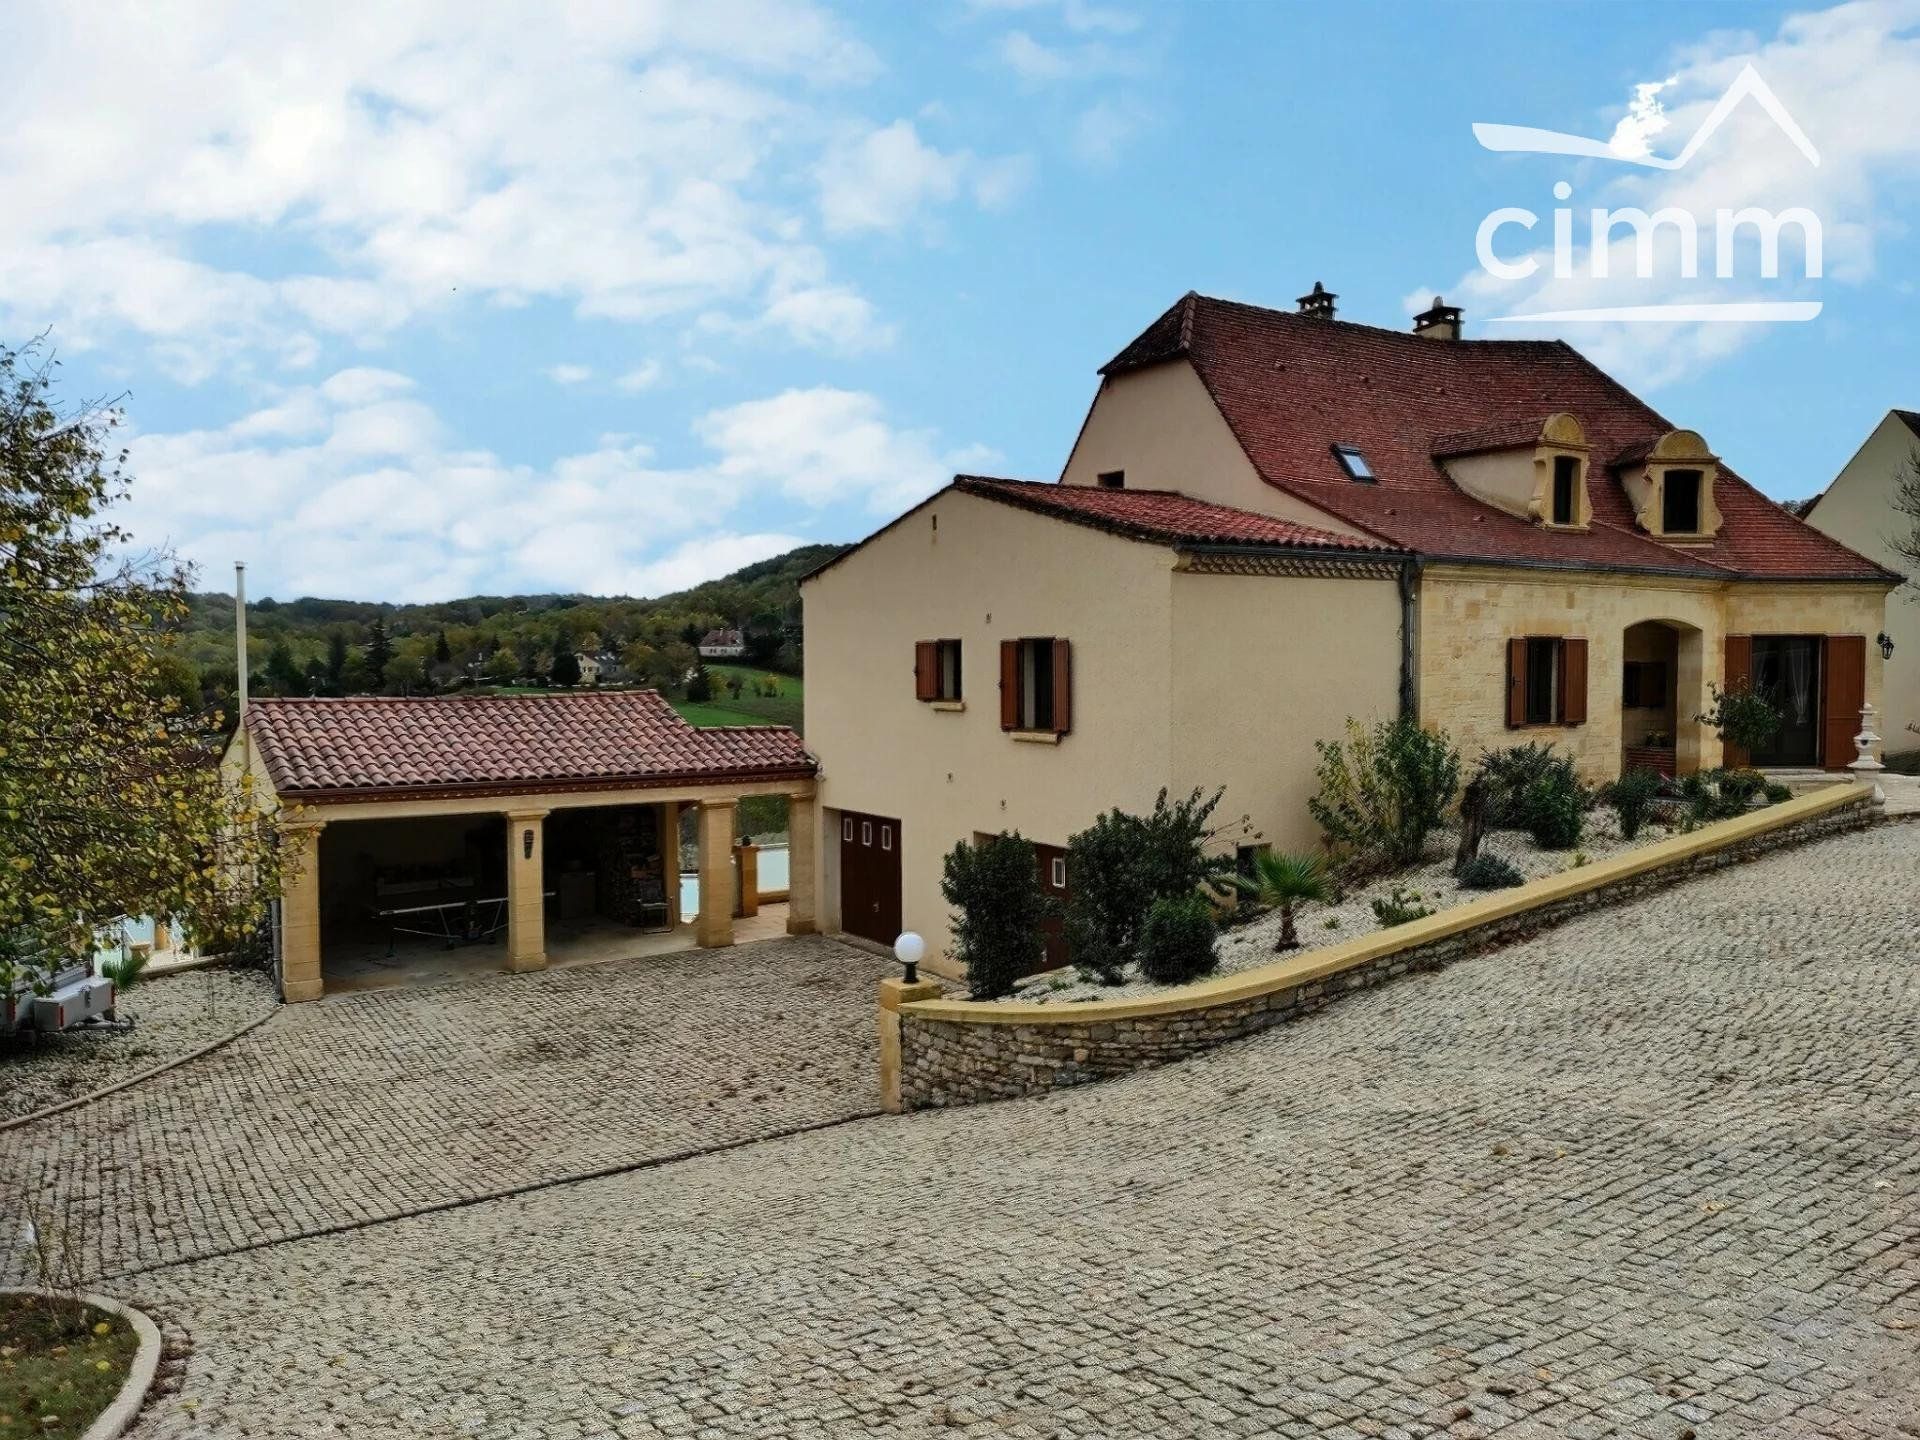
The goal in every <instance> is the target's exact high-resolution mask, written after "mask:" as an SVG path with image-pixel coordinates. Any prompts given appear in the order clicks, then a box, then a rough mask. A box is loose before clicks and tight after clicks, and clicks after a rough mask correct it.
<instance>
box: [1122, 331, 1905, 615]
mask: <svg viewBox="0 0 1920 1440" xmlns="http://www.w3.org/2000/svg"><path fill="white" fill-rule="evenodd" d="M1178 357H1186V358H1188V359H1190V360H1191V361H1192V363H1193V366H1194V368H1195V370H1196V371H1197V372H1198V373H1199V375H1200V378H1201V380H1202V382H1203V383H1204V384H1205V385H1206V387H1207V389H1208V391H1209V392H1210V393H1211V394H1212V396H1213V399H1214V403H1215V404H1216V405H1218V406H1219V409H1220V413H1221V415H1222V416H1223V417H1225V419H1226V422H1227V424H1228V426H1229V427H1230V428H1231V429H1232V430H1233V433H1234V435H1235V436H1236V437H1237V438H1238V439H1239V441H1240V444H1241V447H1242V448H1243V449H1244V450H1245V451H1246V453H1247V457H1248V459H1249V460H1251V461H1252V462H1253V465H1254V468H1255V469H1256V470H1258V471H1259V473H1260V475H1261V477H1262V478H1263V479H1264V480H1266V482H1267V483H1268V484H1270V485H1273V486H1275V487H1276V488H1278V489H1281V490H1285V491H1287V492H1289V493H1290V494H1293V495H1296V496H1298V497H1300V498H1302V499H1304V500H1307V501H1308V502H1310V503H1311V504H1314V505H1317V506H1319V507H1320V508H1322V509H1324V510H1326V511H1327V512H1328V513H1329V514H1332V515H1336V516H1338V517H1339V518H1340V519H1342V520H1345V521H1347V522H1348V523H1349V524H1352V525H1356V526H1359V527H1360V528H1362V529H1364V530H1366V531H1367V532H1369V533H1370V534H1374V535H1378V536H1380V537H1381V538H1382V539H1384V540H1387V541H1390V542H1392V543H1393V544H1395V545H1400V546H1404V547H1405V548H1407V549H1409V550H1414V551H1418V552H1419V553H1421V554H1424V555H1428V556H1432V557H1434V558H1440V559H1463V560H1479V561H1493V562H1500V561H1509V562H1521V563H1527V564H1545V565H1565V566H1568V567H1574V568H1591V567H1600V568H1617V569H1629V570H1647V571H1661V572H1666V573H1678V574H1696V575H1717V576H1723V577H1725V576H1741V577H1749V578H1755V579H1765V578H1779V579H1787V578H1791V579H1861V580H1891V579H1893V578H1894V577H1893V576H1892V575H1891V572H1889V571H1886V570H1884V569H1882V568H1881V567H1880V566H1878V565H1876V564H1874V563H1873V562H1872V561H1870V560H1868V559H1866V558H1864V557H1863V556H1860V555H1857V554H1855V553H1854V552H1853V551H1851V550H1849V549H1847V548H1846V546H1844V545H1842V544H1840V543H1839V542H1838V541H1837V540H1834V539H1831V538H1830V537H1828V536H1826V535H1823V534H1821V533H1820V532H1819V531H1817V530H1814V529H1813V528H1812V527H1810V526H1808V525H1806V524H1804V523H1802V522H1801V521H1800V520H1798V519H1796V518H1795V517H1794V516H1792V515H1790V514H1788V513H1787V511H1786V510H1785V509H1783V508H1782V507H1781V506H1779V505H1777V504H1775V503H1774V502H1773V501H1772V500H1769V499H1768V498H1767V497H1766V496H1764V495H1762V494H1760V492H1759V491H1757V490H1755V489H1753V488H1752V487H1751V486H1750V485H1748V484H1747V483H1746V482H1745V481H1743V480H1741V479H1740V478H1739V476H1738V475H1736V474H1734V473H1733V471H1732V470H1730V469H1729V468H1728V467H1727V466H1725V465H1724V464H1723V465H1722V466H1721V467H1720V480H1719V483H1718V484H1717V485H1716V486H1715V491H1714V494H1715V500H1716V502H1717V503H1718V505H1719V508H1720V512H1721V514H1722V516H1723V517H1724V519H1725V522H1726V523H1725V524H1724V525H1723V527H1722V528H1721V531H1720V533H1719V535H1718V537H1716V539H1715V541H1714V543H1713V544H1711V545H1708V546H1700V547H1690V548H1688V549H1684V550H1682V549H1678V548H1675V547H1673V546H1669V545H1664V544H1662V543H1660V542H1659V541H1656V540H1654V539H1652V538H1651V537H1649V536H1647V535H1646V534H1645V533H1644V532H1642V531H1640V530H1638V529H1637V528H1636V526H1635V524H1634V518H1633V511H1632V509H1631V507H1630V505H1629V503H1628V500H1627V496H1626V492H1625V490H1624V489H1623V488H1622V487H1621V485H1620V484H1619V482H1618V481H1617V480H1615V479H1614V478H1613V477H1612V475H1611V473H1610V472H1609V471H1608V468H1607V467H1608V466H1609V465H1611V464H1612V463H1613V461H1614V458H1615V457H1616V456H1618V455H1620V454H1622V453H1624V452H1627V451H1629V450H1630V448H1632V447H1636V446H1641V445H1645V444H1649V443H1651V442H1652V441H1653V440H1655V439H1657V438H1658V437H1659V436H1660V435H1662V434H1664V433H1665V432H1666V431H1668V430H1670V429H1673V428H1674V427H1673V426H1672V425H1671V424H1669V423H1668V421H1666V420H1665V419H1664V418H1663V417H1662V416H1661V415H1659V414H1658V413H1657V412H1656V411H1654V410H1653V409H1652V408H1650V407H1649V406H1647V405H1646V404H1644V403H1642V402H1641V401H1640V400H1639V399H1637V398H1636V397H1635V396H1633V395H1632V394H1631V393H1629V392H1628V391H1627V390H1626V389H1624V388H1623V387H1622V386H1620V385H1619V384H1618V383H1616V382H1615V381H1614V380H1613V379H1612V378H1611V377H1609V376H1608V375H1607V374H1606V373H1605V372H1603V371H1602V370H1600V369H1599V368H1598V367H1597V366H1595V365H1594V364H1593V363H1592V362H1591V361H1589V360H1587V359H1586V358H1585V357H1583V356H1582V355H1581V354H1580V353H1579V352H1578V351H1576V350H1574V349H1573V348H1572V347H1571V346H1569V345H1567V344H1565V343H1564V342H1562V341H1558V340H1550V341H1546V340H1434V339H1429V338H1425V337H1422V336H1418V335H1413V334H1410V333H1403V332H1398V331H1391V330H1381V329H1377V328H1374V327H1372V326H1367V325H1353V324H1349V323H1347V322H1345V321H1339V320H1333V321H1329V320H1319V319H1314V318H1311V317H1307V316H1300V315H1291V314H1286V313H1283V312H1280V311H1275V310H1264V309H1260V308H1258V307H1256V306H1252V305H1241V304H1237V303H1234V302H1231V301H1225V300H1213V299H1208V298H1206V297H1204V296H1200V295H1194V294H1188V295H1186V296H1184V297H1182V298H1181V299H1180V300H1179V301H1178V302H1177V303H1176V304H1175V305H1174V306H1173V308H1172V309H1170V310H1168V311H1167V312H1166V313H1165V314H1164V315H1162V316H1160V318H1159V319H1157V320H1155V321H1154V322H1153V324H1151V325H1149V326H1148V327H1147V329H1146V330H1144V331H1143V332H1142V333H1141V334H1140V335H1139V336H1138V337H1137V338H1136V339H1135V340H1134V341H1133V342H1132V343H1131V344H1129V345H1128V346H1127V347H1126V348H1125V349H1124V350H1122V351H1121V352H1120V353H1119V354H1118V355H1116V356H1115V357H1114V358H1113V360H1112V361H1110V362H1109V363H1108V364H1107V365H1106V366H1104V367H1103V368H1102V372H1101V373H1102V374H1106V375H1116V374H1122V373H1125V372H1126V371H1129V370H1134V369H1139V368H1141V367H1143V366H1147V365H1153V364H1158V363H1160V362H1162V361H1166V360H1171V359H1175V358H1178ZM1556 410H1565V411H1567V412H1569V413H1570V414H1572V415H1574V416H1576V417H1577V418H1578V419H1579V421H1580V423H1581V425H1582V427H1583V428H1584V429H1585V430H1586V434H1587V440H1588V443H1589V445H1590V446H1591V448H1592V454H1593V459H1594V465H1593V468H1592V471H1591V475H1590V482H1589V483H1590V486H1591V499H1592V505H1593V525H1592V527H1591V529H1589V530H1588V531H1586V532H1584V533H1576V532H1570V531H1550V530H1544V529H1542V528H1540V527H1538V526H1534V525H1529V524H1527V523H1526V522H1524V521H1522V520H1519V519H1517V518H1515V517H1512V516H1509V515H1506V514H1504V512H1500V511H1496V510H1492V509H1490V507H1488V506H1485V505H1483V504H1481V503H1479V502H1478V501H1476V500H1474V499H1472V498H1471V497H1470V496H1468V495H1467V494H1465V493H1464V492H1463V491H1461V490H1460V489H1459V488H1458V487H1456V486H1455V485H1454V484H1453V482H1452V481H1451V480H1450V479H1448V477H1447V475H1446V473H1445V472H1444V471H1443V470H1442V469H1441V468H1440V467H1439V465H1438V464H1437V463H1436V462H1435V460H1434V454H1435V449H1436V446H1437V444H1438V443H1439V441H1440V437H1443V436H1453V437H1458V436H1459V435H1460V434H1461V433H1462V432H1468V431H1481V430H1488V429H1494V430H1499V429H1502V428H1510V427H1515V426H1519V425H1523V424H1527V423H1532V422H1536V421H1538V420H1540V419H1543V418H1544V417H1545V416H1546V415H1548V414H1550V413H1552V412H1553V411H1556ZM1334 445H1353V446H1356V447H1358V448H1359V449H1360V451H1361V452H1362V453H1363V454H1364V455H1365V456H1366V457H1367V460H1368V462H1369V464H1370V465H1371V466H1372V468H1373V471H1374V473H1375V475H1376V476H1377V477H1378V483H1375V484H1358V483H1355V482H1353V481H1350V480H1349V479H1347V477H1346V475H1345V474H1344V473H1343V472H1342V471H1341V469H1340V467H1339V462H1338V461H1337V460H1336V459H1335V458H1334V455H1333V453H1332V447H1333V446H1334Z"/></svg>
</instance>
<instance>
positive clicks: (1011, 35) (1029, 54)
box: [1000, 30, 1073, 81]
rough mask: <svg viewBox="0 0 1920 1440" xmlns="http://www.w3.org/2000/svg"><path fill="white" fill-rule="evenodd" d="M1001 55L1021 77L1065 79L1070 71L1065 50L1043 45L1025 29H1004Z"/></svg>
mask: <svg viewBox="0 0 1920 1440" xmlns="http://www.w3.org/2000/svg"><path fill="white" fill-rule="evenodd" d="M1000 58H1001V59H1002V60H1004V61H1006V62H1007V64H1008V65H1009V66H1010V67H1011V68H1012V70H1013V72H1014V74H1016V75H1018V76H1019V77H1020V78H1021V79H1023V80H1036V81H1038V80H1064V79H1066V78H1067V77H1068V76H1069V75H1071V74H1073V62H1072V61H1071V60H1070V59H1068V58H1067V55H1066V53H1065V52H1064V51H1062V50H1056V49H1054V48H1052V47H1051V46H1048V45H1042V44H1041V43H1040V42H1039V41H1038V40H1036V39H1034V38H1033V36H1031V35H1029V34H1028V33H1027V32H1026V31H1024V30H1009V31H1008V32H1007V33H1006V35H1005V36H1004V37H1003V38H1002V39H1001V41H1000Z"/></svg>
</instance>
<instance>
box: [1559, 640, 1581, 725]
mask: <svg viewBox="0 0 1920 1440" xmlns="http://www.w3.org/2000/svg"><path fill="white" fill-rule="evenodd" d="M1560 647H1561V648H1560V654H1561V664H1560V718H1561V720H1562V721H1564V722H1565V723H1566V724H1568V725H1584V724H1586V723H1587V642H1586V641H1585V640H1581V639H1567V640H1562V641H1561V642H1560Z"/></svg>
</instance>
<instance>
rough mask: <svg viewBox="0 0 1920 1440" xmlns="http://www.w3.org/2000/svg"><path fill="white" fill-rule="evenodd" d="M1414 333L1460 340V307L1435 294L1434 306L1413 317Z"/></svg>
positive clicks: (1435, 337)
mask: <svg viewBox="0 0 1920 1440" xmlns="http://www.w3.org/2000/svg"><path fill="white" fill-rule="evenodd" d="M1413 333H1414V334H1416V335H1423V336H1425V337H1426V338H1427V339H1429V340H1458V339H1459V338H1460V307H1459V306H1458V305H1449V304H1447V302H1446V301H1445V300H1443V299H1441V298H1440V297H1439V296H1438V295H1436V296H1434V297H1433V306H1432V308H1431V309H1428V310H1423V311H1421V313H1420V314H1418V315H1416V316H1414V317H1413Z"/></svg>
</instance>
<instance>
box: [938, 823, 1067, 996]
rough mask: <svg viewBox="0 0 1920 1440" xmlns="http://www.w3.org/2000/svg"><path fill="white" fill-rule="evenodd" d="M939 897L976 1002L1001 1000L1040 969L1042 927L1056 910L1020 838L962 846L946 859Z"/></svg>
mask: <svg viewBox="0 0 1920 1440" xmlns="http://www.w3.org/2000/svg"><path fill="white" fill-rule="evenodd" d="M940 893H941V894H942V895H944V896H946V899H947V903H948V904H949V905H951V906H953V909H954V925H953V938H954V951H955V954H956V955H957V956H958V958H959V959H960V961H961V963H962V964H964V965H965V966H966V967H967V992H968V993H969V994H970V995H972V996H973V998H974V999H976V1000H992V999H994V998H996V997H997V996H1001V995H1005V994H1006V993H1007V992H1008V991H1009V990H1011V989H1012V988H1013V982H1014V981H1015V980H1018V979H1019V978H1020V977H1021V976H1022V975H1028V974H1031V973H1032V972H1033V971H1035V970H1038V969H1039V968H1040V961H1041V956H1042V955H1043V954H1044V953H1045V950H1046V942H1045V940H1044V938H1043V937H1042V935H1041V933H1040V927H1041V924H1042V923H1043V922H1044V921H1045V920H1047V919H1048V917H1049V916H1050V915H1051V914H1052V913H1053V910H1054V904H1053V901H1052V900H1051V899H1049V898H1048V896H1047V895H1046V894H1045V893H1044V892H1042V890H1041V889H1040V872H1039V869H1038V866H1037V864H1036V862H1035V860H1034V854H1033V846H1032V844H1031V843H1030V842H1028V841H1026V840H1024V839H1022V838H1021V837H1020V836H1019V834H1017V833H1014V834H1000V835H990V836H988V837H987V838H986V839H984V840H982V841H980V842H979V843H977V844H969V843H968V842H967V841H965V840H962V841H961V842H960V843H959V844H958V845H955V846H954V847H953V849H952V850H951V851H949V852H948V853H947V858H946V863H945V867H944V869H943V871H942V874H941V878H940Z"/></svg>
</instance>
